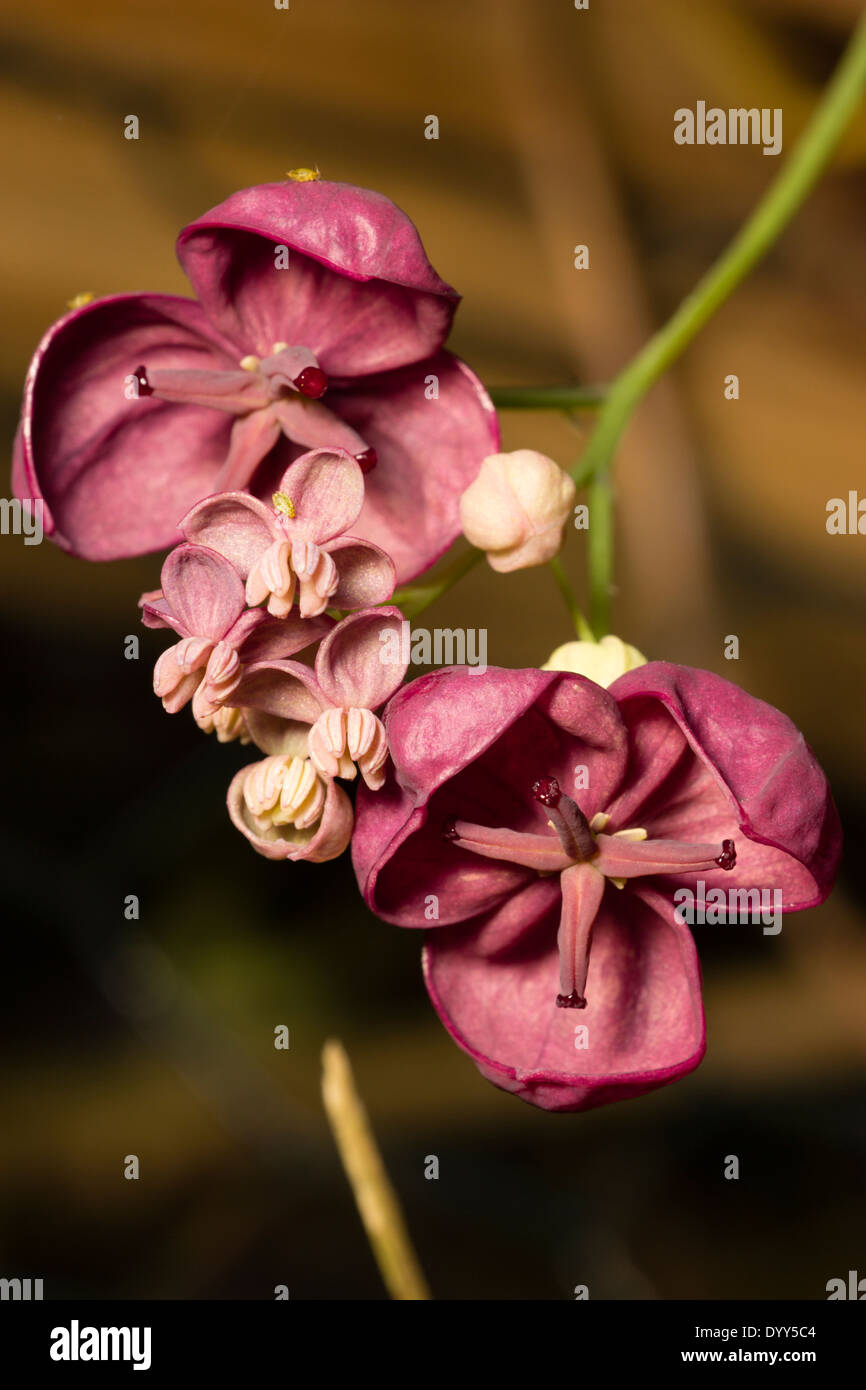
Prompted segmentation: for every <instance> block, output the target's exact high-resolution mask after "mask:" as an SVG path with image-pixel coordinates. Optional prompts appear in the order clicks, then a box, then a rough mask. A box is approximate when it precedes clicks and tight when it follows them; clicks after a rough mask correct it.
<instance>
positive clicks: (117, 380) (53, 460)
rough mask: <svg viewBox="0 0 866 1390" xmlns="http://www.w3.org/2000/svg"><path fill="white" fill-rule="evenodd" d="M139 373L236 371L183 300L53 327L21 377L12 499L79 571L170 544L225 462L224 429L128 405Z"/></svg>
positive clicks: (130, 298)
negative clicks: (42, 505) (39, 515)
mask: <svg viewBox="0 0 866 1390" xmlns="http://www.w3.org/2000/svg"><path fill="white" fill-rule="evenodd" d="M142 364H144V365H146V366H148V367H153V368H166V369H172V370H173V369H182V370H188V369H193V370H205V371H211V370H213V371H222V370H226V369H233V368H234V367H235V366H236V365H237V362H236V358H235V356H234V350H233V348H232V346H231V344H229V343H228V342H227V341H226V340H225V339H223V338H222V337H221V336H220V335H219V333H218V332H217V331H216V330H215V329H214V328H213V327H212V325H211V324H210V323H209V322H208V319H207V317H206V315H205V314H204V313H203V312H202V310H201V308H200V307H199V305H197V304H196V303H194V302H193V301H192V300H188V299H182V298H180V297H178V296H175V295H139V294H124V295H113V296H111V297H109V298H105V299H97V300H94V301H93V302H92V303H90V304H87V305H85V306H84V307H83V308H81V309H76V310H74V311H73V312H72V313H70V314H67V315H66V316H65V317H64V318H62V319H60V320H58V322H57V323H55V324H53V325H52V326H51V328H50V329H49V330H48V332H47V333H46V334H45V336H44V337H43V339H42V341H41V343H40V344H39V346H38V348H37V349H36V352H35V354H34V356H33V360H32V362H31V364H30V369H29V371H28V374H27V382H26V385H25V390H24V402H23V407H22V417H21V427H20V430H19V435H18V445H17V450H16V454H17V457H16V469H15V476H16V489H19V488H20V489H21V492H20V494H19V495H23V496H29V497H43V498H44V499H45V502H46V504H47V516H46V531H47V532H48V534H51V535H52V536H53V539H54V540H55V541H56V542H57V543H58V544H59V545H61V546H62V547H63V548H64V549H65V550H69V551H71V552H72V553H73V554H75V555H79V556H82V557H83V558H84V559H88V560H113V559H117V558H119V557H122V556H126V555H138V554H145V553H147V552H148V551H151V550H157V549H161V548H162V547H164V546H166V545H170V544H172V543H173V542H174V541H175V540H176V539H177V522H178V519H179V518H180V517H181V516H182V515H183V513H184V512H185V511H186V510H187V509H188V508H189V506H190V505H191V504H192V503H193V502H194V501H195V500H196V499H197V498H199V497H201V496H203V495H204V494H206V493H208V492H212V491H213V486H212V484H213V479H214V478H215V476H216V473H217V471H218V469H219V467H220V466H221V464H222V463H223V461H224V459H225V455H226V449H227V445H228V439H229V432H230V429H231V417H229V416H227V415H225V414H224V413H223V412H221V411H216V410H210V409H206V408H203V407H198V406H180V405H172V404H169V403H168V402H165V401H160V400H158V399H157V398H156V397H148V398H136V396H135V394H134V388H133V387H131V386H130V379H131V376H132V374H133V373H134V372H135V370H136V368H137V367H138V366H140V365H142Z"/></svg>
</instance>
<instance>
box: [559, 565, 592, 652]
mask: <svg viewBox="0 0 866 1390" xmlns="http://www.w3.org/2000/svg"><path fill="white" fill-rule="evenodd" d="M550 568H551V569H552V570H553V577H554V579H555V580H556V582H557V584H558V585H559V592H560V593H561V594H562V597H563V598H564V599H565V606H566V608H567V609H568V611H569V613H570V614H571V621H572V622H573V623H574V630H575V632H576V633H577V635H578V637H579V638H580V640H581V642H594V641H595V636H594V635H593V631H592V628H591V627H590V625H589V623H588V622H587V621H586V618H585V617H584V616H583V613H582V611H581V608H580V605H579V604H578V602H577V599H576V598H575V596H574V590H573V589H572V587H571V584H570V583H569V581H568V575H567V574H566V573H565V568H564V566H563V563H562V561H561V560H560V558H559V556H558V555H554V557H553V559H552V560H551V562H550Z"/></svg>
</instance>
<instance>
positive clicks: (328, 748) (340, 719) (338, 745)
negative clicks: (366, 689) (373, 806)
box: [309, 706, 388, 791]
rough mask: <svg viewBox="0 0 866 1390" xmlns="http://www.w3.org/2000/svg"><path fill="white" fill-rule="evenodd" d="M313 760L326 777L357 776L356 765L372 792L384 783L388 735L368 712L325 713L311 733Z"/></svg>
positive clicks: (326, 711)
mask: <svg viewBox="0 0 866 1390" xmlns="http://www.w3.org/2000/svg"><path fill="white" fill-rule="evenodd" d="M309 749H310V760H311V762H312V763H313V766H314V767H315V768H317V769H318V771H319V772H320V773H321V774H322V776H323V777H346V778H349V779H351V778H354V777H355V776H356V765H357V768H358V770H359V771H360V773H361V776H362V777H363V779H364V781H365V782H366V783H367V786H368V787H369V788H370V790H371V791H378V790H379V788H380V787H381V786H382V784H383V783H384V781H385V763H386V762H387V760H388V735H387V734H386V733H385V726H384V724H383V723H382V721H381V719H378V718H377V717H376V715H375V714H373V712H372V710H369V709H355V708H350V709H339V708H337V707H336V706H332V707H331V708H330V709H326V710H323V712H322V713H321V714H320V715H319V717H318V719H317V720H316V722H315V724H314V725H313V727H312V728H311V729H310V742H309Z"/></svg>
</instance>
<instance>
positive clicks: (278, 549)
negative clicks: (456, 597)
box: [181, 449, 394, 618]
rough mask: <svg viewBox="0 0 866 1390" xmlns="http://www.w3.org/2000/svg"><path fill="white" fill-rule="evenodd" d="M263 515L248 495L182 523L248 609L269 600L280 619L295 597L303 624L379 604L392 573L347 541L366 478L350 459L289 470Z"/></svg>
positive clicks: (325, 454)
mask: <svg viewBox="0 0 866 1390" xmlns="http://www.w3.org/2000/svg"><path fill="white" fill-rule="evenodd" d="M272 501H273V505H272V506H270V507H268V506H266V505H265V503H264V502H260V501H258V500H257V498H255V497H250V496H249V494H248V493H245V492H226V493H220V494H218V495H217V496H215V497H207V498H205V500H204V501H203V502H199V503H197V505H196V506H194V507H193V508H192V510H191V511H190V512H189V513H188V514H187V515H186V516H185V517H184V519H183V521H182V522H181V531H182V532H183V534H184V536H185V537H186V539H187V540H188V541H192V542H194V543H195V544H198V545H206V546H209V547H210V548H211V549H212V550H216V551H218V552H219V554H221V555H224V556H225V557H226V559H228V560H230V561H231V562H232V564H233V565H234V567H235V569H236V570H237V571H238V573H239V574H240V576H241V577H242V578H243V579H245V580H246V600H247V603H248V604H249V605H250V607H255V606H256V605H257V604H260V603H263V602H265V600H267V608H268V612H269V613H271V614H272V615H273V616H274V617H277V618H284V617H285V616H286V614H287V613H289V612H290V611H291V608H292V604H293V602H294V599H295V592H296V590H299V594H298V599H299V608H300V614H301V617H302V618H313V617H318V616H319V615H320V614H321V613H324V611H325V609H326V608H329V607H334V608H362V607H366V606H368V605H371V604H376V603H384V601H385V600H386V599H387V598H389V597H390V595H391V593H392V591H393V588H394V565H393V562H392V560H391V558H390V556H388V555H386V554H385V552H384V550H380V549H379V547H378V546H377V545H372V544H371V543H370V542H369V541H365V540H361V539H360V538H359V537H357V536H352V535H348V534H347V532H348V531H349V528H350V527H351V526H352V525H353V524H354V522H355V521H357V519H358V515H359V513H360V511H361V508H362V506H363V504H364V475H363V473H362V471H361V469H360V467H359V466H358V464H357V463H356V462H355V460H354V459H353V458H351V457H350V456H349V455H348V454H346V453H343V452H342V451H340V450H336V451H334V450H329V449H314V450H313V451H312V452H311V453H309V454H305V455H304V456H303V458H300V459H298V460H297V462H296V463H293V464H292V466H291V468H289V469H288V470H287V471H286V472H285V473H284V474H283V477H282V479H281V480H280V484H279V490H278V491H277V492H275V493H274V495H273V499H272Z"/></svg>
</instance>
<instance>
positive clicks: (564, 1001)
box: [556, 990, 586, 1009]
mask: <svg viewBox="0 0 866 1390" xmlns="http://www.w3.org/2000/svg"><path fill="white" fill-rule="evenodd" d="M556 1007H557V1008H558V1009H585V1008H586V1000H585V999H584V997H583V995H582V994H578V992H577V990H572V992H571V994H557V996H556Z"/></svg>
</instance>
